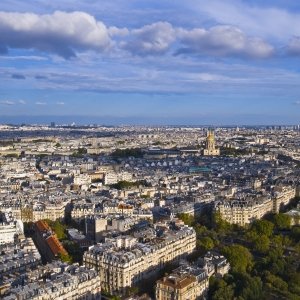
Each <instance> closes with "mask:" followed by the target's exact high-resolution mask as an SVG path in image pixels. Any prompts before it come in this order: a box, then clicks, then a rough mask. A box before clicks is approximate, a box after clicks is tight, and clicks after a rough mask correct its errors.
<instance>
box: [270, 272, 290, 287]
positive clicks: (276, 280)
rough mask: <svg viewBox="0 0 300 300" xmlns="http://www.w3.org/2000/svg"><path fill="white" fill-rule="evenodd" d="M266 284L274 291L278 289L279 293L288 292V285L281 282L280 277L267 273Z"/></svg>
mask: <svg viewBox="0 0 300 300" xmlns="http://www.w3.org/2000/svg"><path fill="white" fill-rule="evenodd" d="M266 282H267V283H268V284H269V285H271V286H272V287H273V288H275V289H278V290H281V291H287V290H288V284H287V283H286V282H285V281H284V280H282V279H281V278H280V277H278V276H276V275H273V274H271V273H269V272H268V273H267V276H266Z"/></svg>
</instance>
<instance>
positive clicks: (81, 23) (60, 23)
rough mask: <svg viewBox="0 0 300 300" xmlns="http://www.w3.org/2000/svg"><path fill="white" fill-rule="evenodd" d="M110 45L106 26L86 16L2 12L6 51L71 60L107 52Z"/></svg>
mask: <svg viewBox="0 0 300 300" xmlns="http://www.w3.org/2000/svg"><path fill="white" fill-rule="evenodd" d="M110 43H111V40H110V37H109V34H108V30H107V28H106V26H105V25H104V24H103V23H102V22H100V21H97V20H96V19H95V18H94V17H93V16H91V15H89V14H87V13H84V12H71V13H67V12H62V11H56V12H54V13H53V14H48V15H37V14H34V13H10V12H0V44H1V47H2V50H3V51H4V50H5V49H6V50H7V49H8V48H25V49H32V48H34V49H37V50H40V51H47V52H51V53H54V54H58V55H60V56H62V57H64V58H70V57H72V56H76V51H77V50H79V51H80V50H96V51H104V50H105V49H107V48H108V47H109V46H110ZM3 51H2V52H3Z"/></svg>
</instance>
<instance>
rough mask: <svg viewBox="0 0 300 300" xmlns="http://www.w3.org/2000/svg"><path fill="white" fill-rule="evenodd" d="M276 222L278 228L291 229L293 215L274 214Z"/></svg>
mask: <svg viewBox="0 0 300 300" xmlns="http://www.w3.org/2000/svg"><path fill="white" fill-rule="evenodd" d="M274 223H275V226H276V228H277V229H280V230H282V229H289V228H290V227H291V217H290V216H288V215H286V214H282V213H279V214H277V215H275V216H274Z"/></svg>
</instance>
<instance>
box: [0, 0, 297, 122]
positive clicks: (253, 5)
mask: <svg viewBox="0 0 300 300" xmlns="http://www.w3.org/2000/svg"><path fill="white" fill-rule="evenodd" d="M299 59H300V4H299V3H295V1H290V0H285V1H283V0H275V1H270V0H267V1H264V2H263V3H262V2H261V1H258V0H251V1H249V0H248V1H245V0H228V1H226V3H225V2H224V1H221V0H211V1H204V0H198V1H191V0H187V1H184V2H182V1H177V0H175V1H174V0H173V1H171V0H166V1H163V2H161V1H158V0H151V1H149V0H147V1H146V0H132V1H125V0H114V1H108V0H103V1H101V4H100V3H99V1H96V0H87V1H84V0H73V1H69V0H61V1H59V2H56V3H53V2H50V3H49V1H46V0H40V1H38V0H28V1H26V2H24V1H21V0H13V1H12V0H3V1H1V7H0V66H1V67H0V78H1V81H0V123H27V122H28V123H36V122H37V123H47V122H50V121H55V122H58V123H64V122H66V123H68V122H76V123H78V124H83V123H100V124H108V125H110V124H116V125H118V124H149V125H153V124H155V125H166V124H170V125H179V124H187V125H201V124H212V125H214V124H216V125H231V124H232V125H241V124H249V125H255V124H257V125H263V124H274V125H276V124H298V123H299V122H300V118H299V111H300V64H299Z"/></svg>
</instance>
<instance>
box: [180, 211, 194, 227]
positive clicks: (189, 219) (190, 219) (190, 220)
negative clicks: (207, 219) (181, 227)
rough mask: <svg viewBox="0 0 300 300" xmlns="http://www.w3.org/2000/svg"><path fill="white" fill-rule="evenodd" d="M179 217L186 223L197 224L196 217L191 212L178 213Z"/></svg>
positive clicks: (189, 224)
mask: <svg viewBox="0 0 300 300" xmlns="http://www.w3.org/2000/svg"><path fill="white" fill-rule="evenodd" d="M177 217H178V218H179V219H180V220H181V221H183V222H184V224H185V225H188V226H193V225H194V224H195V218H194V217H193V216H191V215H190V214H185V213H182V214H178V215H177Z"/></svg>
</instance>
